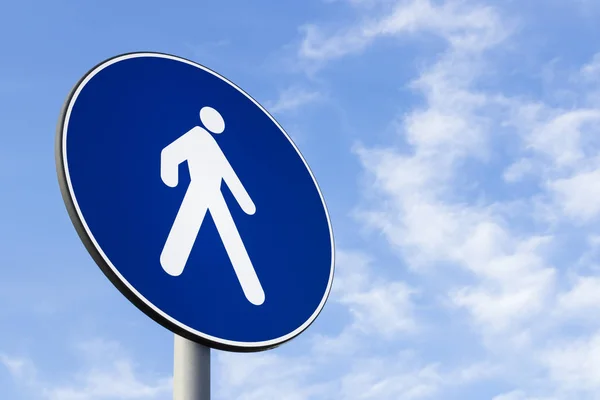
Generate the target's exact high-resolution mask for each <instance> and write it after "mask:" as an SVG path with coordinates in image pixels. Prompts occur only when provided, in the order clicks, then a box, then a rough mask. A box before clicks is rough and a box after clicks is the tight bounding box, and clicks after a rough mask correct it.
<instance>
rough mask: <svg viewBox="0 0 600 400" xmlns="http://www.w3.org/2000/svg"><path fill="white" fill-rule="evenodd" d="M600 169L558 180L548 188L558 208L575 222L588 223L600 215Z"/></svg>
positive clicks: (552, 182) (550, 183)
mask: <svg viewBox="0 0 600 400" xmlns="http://www.w3.org/2000/svg"><path fill="white" fill-rule="evenodd" d="M598 182H600V168H599V169H593V170H591V171H585V170H583V171H581V172H578V173H575V174H573V175H572V176H570V177H568V178H563V179H556V180H554V181H551V182H549V184H548V186H549V188H550V190H551V191H552V192H553V193H554V195H555V199H556V201H557V203H558V206H559V207H560V208H561V209H562V210H563V212H564V214H566V215H567V216H568V217H571V218H573V219H574V220H579V221H584V222H587V221H589V220H592V219H594V218H596V217H597V216H598V214H599V213H600V185H598Z"/></svg>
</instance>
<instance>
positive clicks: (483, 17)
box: [299, 0, 506, 61]
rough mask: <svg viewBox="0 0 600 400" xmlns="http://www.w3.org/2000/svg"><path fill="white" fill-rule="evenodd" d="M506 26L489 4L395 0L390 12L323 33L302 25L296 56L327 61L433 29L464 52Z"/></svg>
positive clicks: (497, 35) (489, 40)
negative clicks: (378, 42)
mask: <svg viewBox="0 0 600 400" xmlns="http://www.w3.org/2000/svg"><path fill="white" fill-rule="evenodd" d="M505 28H506V25H504V26H503V25H502V24H501V23H500V20H499V17H498V16H497V15H496V13H495V11H494V10H493V9H492V8H491V7H486V6H481V5H478V4H476V3H465V2H462V1H446V2H443V3H441V4H440V3H438V2H432V1H429V0H411V1H398V2H397V3H396V6H395V7H394V9H393V10H392V12H390V13H387V12H386V13H385V14H383V15H381V16H380V17H379V18H376V19H372V20H365V21H363V22H362V23H361V24H360V25H358V26H355V27H351V28H349V29H344V30H341V31H339V32H336V33H334V34H332V35H329V36H328V35H326V34H325V33H324V32H322V30H321V29H319V28H317V27H316V26H314V25H308V26H306V27H304V34H305V37H304V40H303V42H302V44H301V46H300V50H299V55H300V57H301V58H303V59H306V60H315V61H326V60H331V59H335V58H339V57H342V56H344V55H347V54H351V53H356V52H360V51H361V50H363V49H364V48H365V47H367V46H368V45H369V44H371V43H372V42H373V41H374V40H375V39H377V38H379V37H386V36H396V35H400V34H411V33H415V32H432V33H435V34H437V35H440V36H442V37H444V38H445V39H446V40H448V41H449V42H450V43H451V44H452V45H453V46H455V47H459V48H461V49H463V50H465V51H473V50H478V49H482V48H486V47H488V46H490V45H492V44H494V43H497V42H498V41H500V40H502V39H503V37H504V36H505V34H506V32H505Z"/></svg>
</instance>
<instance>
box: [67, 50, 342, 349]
mask: <svg viewBox="0 0 600 400" xmlns="http://www.w3.org/2000/svg"><path fill="white" fill-rule="evenodd" d="M140 57H155V58H164V59H170V60H173V61H179V62H183V63H185V64H188V65H191V66H193V67H196V68H198V69H201V70H202V71H204V72H208V73H210V74H211V75H213V76H215V77H217V78H219V79H221V80H222V81H224V82H226V83H227V84H229V85H231V86H232V87H234V88H235V89H236V90H238V91H239V92H240V93H241V94H243V95H244V96H246V98H248V99H249V100H250V101H252V102H253V103H254V104H255V105H256V106H257V107H258V108H259V109H260V110H261V111H262V112H264V113H265V114H266V115H267V116H268V117H269V119H270V120H271V121H272V122H273V123H274V124H275V125H276V126H277V127H278V128H279V130H280V131H281V132H282V133H283V134H284V135H285V137H286V138H287V139H288V141H289V142H290V144H291V145H292V146H293V148H294V150H296V153H297V154H298V156H299V157H300V159H301V160H302V162H303V163H304V165H305V167H306V169H307V171H308V173H309V174H310V176H311V178H312V180H313V183H314V185H315V187H316V189H317V192H318V193H319V197H320V198H321V202H322V204H323V208H324V211H325V216H326V218H327V225H328V228H329V237H330V242H331V266H330V272H329V281H328V282H327V288H326V290H325V292H324V294H323V298H322V299H321V302H320V303H319V306H318V307H317V308H316V310H315V311H314V312H313V314H312V315H311V316H310V317H309V318H308V320H306V321H305V322H304V323H303V324H302V325H301V326H299V327H298V328H296V329H295V330H294V331H292V332H290V333H288V334H286V335H284V336H281V337H278V338H276V339H271V340H266V341H261V342H239V341H234V340H228V339H223V338H219V337H216V336H212V335H208V334H206V333H203V332H200V331H198V330H195V329H193V328H191V327H189V326H187V325H185V324H183V323H181V322H180V321H178V320H176V319H175V318H173V317H171V316H170V315H168V314H167V313H165V312H164V311H162V310H161V309H160V308H158V307H156V306H155V305H154V304H153V303H152V302H150V301H149V300H148V299H146V298H145V297H144V296H143V295H142V294H141V293H140V292H138V291H137V290H136V289H135V287H133V285H131V284H130V283H129V282H128V281H127V280H126V279H125V278H124V277H123V276H122V275H121V273H120V272H119V270H118V269H117V268H115V266H114V265H113V264H112V262H111V261H110V259H109V258H108V257H107V256H106V254H105V253H104V251H103V250H102V248H101V247H100V245H99V244H98V242H97V241H96V238H95V237H94V235H93V234H92V232H91V230H90V228H89V227H88V225H87V223H86V221H85V218H84V216H83V214H82V212H81V209H80V208H79V204H78V203H77V198H76V196H75V193H74V191H73V186H72V184H71V177H70V174H69V163H68V160H67V135H68V126H69V120H70V117H71V112H72V109H73V105H74V104H75V102H76V101H77V98H78V96H79V94H80V93H81V91H82V90H83V88H84V87H85V85H86V84H87V83H88V82H89V81H90V80H91V79H92V78H94V76H96V75H97V74H98V73H99V72H100V71H102V70H103V69H105V68H107V67H109V66H111V65H113V64H115V63H118V62H120V61H124V60H128V59H131V58H140ZM61 141H62V143H61V152H62V155H61V156H62V163H63V172H64V174H65V180H66V184H67V188H68V191H69V195H70V199H71V202H72V205H73V207H74V209H75V211H76V213H77V217H78V219H79V222H80V223H81V225H82V226H83V228H84V230H85V233H86V234H87V237H88V238H89V240H90V241H91V242H92V244H93V245H94V247H95V249H96V251H97V252H98V253H99V254H100V256H101V257H102V259H103V261H104V262H105V263H106V265H108V267H109V268H110V269H111V271H112V273H113V274H114V275H115V276H116V277H117V278H118V279H119V280H120V281H121V282H122V283H123V284H124V285H125V286H126V287H127V289H128V290H129V291H130V292H131V293H132V294H134V295H135V296H136V297H137V298H138V299H139V300H141V301H142V302H143V303H144V304H145V305H146V306H147V307H149V308H150V309H151V310H152V311H154V312H155V313H156V314H157V315H158V316H160V317H161V318H163V319H164V320H166V321H168V322H169V323H171V324H173V325H175V326H176V327H178V328H180V329H182V330H184V331H186V332H188V333H190V334H192V335H195V336H197V337H199V338H201V339H204V340H206V341H209V342H213V343H217V344H221V345H224V346H232V347H234V348H243V349H248V350H249V349H253V348H256V349H266V348H270V347H274V346H277V345H279V344H282V343H284V342H286V341H289V340H290V339H293V338H294V337H295V336H298V335H299V334H300V333H302V332H303V331H304V330H305V329H306V328H308V326H310V325H311V324H312V323H313V322H314V320H315V319H316V318H317V316H318V315H319V314H320V312H321V310H322V309H323V307H324V306H325V303H326V301H327V299H328V297H329V294H330V292H331V287H332V284H333V275H334V269H335V245H334V238H333V229H332V226H331V220H330V217H329V211H328V210H327V205H326V203H325V199H324V198H323V194H322V193H321V189H320V187H319V185H318V183H317V180H316V178H315V176H314V174H313V172H312V171H311V169H310V167H309V165H308V163H307V162H306V160H305V159H304V157H303V156H302V153H301V152H300V150H299V149H298V147H297V146H296V144H295V143H294V142H293V141H292V139H291V138H290V137H289V135H288V134H287V133H286V132H285V130H284V129H283V127H281V125H279V123H278V122H277V121H276V120H275V119H274V118H273V117H272V116H271V114H269V113H268V112H267V110H266V109H265V108H264V107H263V106H261V105H260V104H259V103H258V102H257V101H256V100H254V99H253V98H252V97H251V96H250V95H249V94H247V93H246V92H245V91H244V90H242V89H241V88H240V87H238V86H237V85H236V84H235V83H233V82H231V81H230V80H228V79H227V78H225V77H223V76H221V75H219V74H218V73H216V72H214V71H212V70H210V69H208V68H206V67H204V66H202V65H200V64H197V63H195V62H193V61H190V60H187V59H185V58H181V57H177V56H174V55H170V54H163V53H152V52H139V53H130V54H124V55H121V56H117V57H114V58H112V59H109V60H106V61H105V62H103V63H101V64H99V65H97V66H96V67H95V68H94V69H92V70H91V71H90V72H89V73H88V74H87V75H86V76H85V78H84V79H83V80H82V81H81V82H80V83H79V84H78V85H77V87H76V89H75V90H74V91H73V92H72V95H71V98H70V100H69V103H68V106H67V108H66V111H65V112H64V117H63V123H62V138H61Z"/></svg>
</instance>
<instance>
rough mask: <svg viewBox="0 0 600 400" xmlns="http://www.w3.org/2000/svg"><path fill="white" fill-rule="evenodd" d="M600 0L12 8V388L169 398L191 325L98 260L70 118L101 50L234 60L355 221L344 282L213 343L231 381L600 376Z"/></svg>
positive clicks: (368, 386)
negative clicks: (85, 215) (83, 214)
mask: <svg viewBox="0 0 600 400" xmlns="http://www.w3.org/2000/svg"><path fill="white" fill-rule="evenodd" d="M599 19H600V3H598V2H594V1H593V0H527V1H522V0H521V1H514V0H507V1H497V2H492V1H487V2H486V1H481V0H306V1H297V2H289V1H287V2H286V1H280V2H277V1H267V0H256V1H252V2H245V1H233V0H223V1H219V2H216V1H215V2H201V1H176V0H173V1H171V2H170V3H168V4H167V3H164V2H158V1H154V0H149V1H144V2H142V1H137V0H131V1H121V2H117V1H93V0H88V1H74V0H68V1H67V0H56V1H51V2H50V1H35V2H34V1H30V0H20V1H11V2H8V1H6V2H2V4H1V5H0V49H1V51H2V57H1V59H0V132H1V135H2V139H3V140H2V144H1V146H0V171H1V172H0V182H1V183H2V190H1V192H0V243H1V246H2V251H0V266H1V267H0V268H1V270H0V271H2V277H1V278H0V388H1V391H2V393H3V395H2V396H3V398H6V399H11V400H13V399H14V400H25V399H44V400H109V399H136V400H138V399H139V400H166V399H169V398H171V397H172V394H171V393H172V392H171V391H172V389H171V382H172V367H173V335H172V334H171V333H170V332H169V331H167V330H166V329H164V328H162V327H161V326H159V325H157V324H156V323H154V322H152V321H151V320H150V319H149V318H148V317H146V316H145V315H144V314H143V313H142V312H140V311H139V310H137V309H136V308H135V307H134V306H133V305H131V304H130V303H129V302H128V301H127V300H126V299H125V298H124V297H123V296H122V295H121V294H120V293H119V292H118V291H117V289H115V288H114V287H113V286H112V285H111V284H110V282H109V281H108V280H107V279H106V278H105V277H104V276H103V274H102V273H101V271H100V270H99V268H98V267H97V266H96V265H95V264H94V263H93V261H92V259H91V257H90V256H89V255H88V253H87V252H86V250H85V249H84V247H83V245H82V244H81V242H80V240H79V238H78V236H77V234H76V233H75V230H74V229H73V227H72V224H71V222H70V220H69V217H68V215H67V212H66V210H65V207H64V204H63V201H62V198H61V196H60V191H59V187H58V181H57V178H56V172H55V166H54V139H55V137H54V136H55V128H56V124H57V122H58V117H59V112H60V108H61V106H62V104H63V102H64V101H65V100H66V96H67V94H68V93H69V91H70V89H71V87H72V86H73V85H75V83H76V82H77V80H78V79H79V78H80V77H81V76H82V75H83V74H84V73H86V72H87V71H88V70H89V69H90V68H92V67H93V66H94V65H96V64H97V63H98V62H101V61H103V60H104V59H106V58H109V57H111V56H114V55H117V54H120V53H124V52H129V51H144V50H150V51H159V52H166V53H171V54H175V55H178V56H181V57H185V58H189V59H191V60H193V61H196V62H199V63H201V64H203V65H206V66H207V67H209V68H212V69H214V70H216V71H218V72H219V73H220V74H222V75H224V76H226V77H227V78H228V79H230V80H232V81H233V82H235V83H236V84H238V85H239V86H240V87H242V88H243V89H244V90H246V91H247V92H248V93H250V94H251V95H252V96H253V97H254V98H256V99H257V100H258V101H259V102H260V103H261V104H263V105H264V106H265V107H266V108H267V109H268V110H269V111H270V112H271V113H272V114H273V115H274V116H275V117H276V118H277V120H278V121H279V122H280V123H281V124H282V125H283V127H284V128H285V129H286V131H287V132H288V133H289V134H290V136H291V137H292V138H293V139H294V141H295V143H296V144H297V146H298V147H299V149H300V150H301V151H302V154H303V155H304V157H305V158H306V160H307V162H308V163H309V164H310V166H311V169H312V171H313V172H314V174H315V176H316V178H317V180H318V182H319V185H320V187H321V190H322V192H323V195H324V197H325V200H326V202H327V205H328V209H329V211H330V214H331V219H332V224H333V228H334V232H335V239H336V250H337V253H336V254H337V257H336V258H337V259H336V275H335V279H334V284H333V290H332V293H331V296H330V298H329V301H328V303H327V305H326V306H325V308H324V310H323V312H322V313H321V315H320V316H319V318H317V320H316V322H315V323H314V324H313V325H312V326H311V327H310V328H309V329H308V330H306V331H305V332H304V333H303V334H302V335H300V336H299V337H297V338H296V339H294V340H292V341H291V342H288V343H286V344H284V345H282V346H281V347H279V348H277V349H274V350H270V351H266V352H260V353H254V354H236V353H228V352H220V351H213V357H212V363H213V364H212V365H213V367H212V390H213V398H214V399H223V400H224V399H239V400H258V399H261V400H270V399H277V400H279V399H286V400H309V399H310V400H312V399H315V400H316V399H336V400H358V399H382V400H387V399H391V400H397V399H403V400H417V399H432V400H433V399H440V400H441V399H443V400H453V399H461V400H465V399H472V400H487V399H489V400H571V399H581V400H587V399H600V319H599V318H598V317H597V315H598V313H599V311H600V275H599V271H600V262H599V261H598V257H599V256H600V229H599V228H598V220H599V218H600V188H598V187H596V185H595V184H596V182H597V181H599V180H600V156H599V150H600V135H599V134H600V44H598V38H600V24H598V23H597V21H598V20H599Z"/></svg>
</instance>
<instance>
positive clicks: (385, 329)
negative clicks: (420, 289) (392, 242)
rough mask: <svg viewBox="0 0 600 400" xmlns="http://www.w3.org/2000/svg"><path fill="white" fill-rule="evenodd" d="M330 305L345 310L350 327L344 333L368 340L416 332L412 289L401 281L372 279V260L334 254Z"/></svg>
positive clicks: (357, 254)
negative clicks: (350, 319) (333, 274)
mask: <svg viewBox="0 0 600 400" xmlns="http://www.w3.org/2000/svg"><path fill="white" fill-rule="evenodd" d="M337 260H338V262H337V264H338V266H337V267H336V271H337V275H336V283H335V289H334V293H333V296H332V301H337V302H339V303H340V304H342V305H344V306H346V307H347V309H348V311H349V312H350V313H351V314H352V317H353V323H352V324H351V325H349V326H348V329H351V330H354V331H357V332H361V333H363V334H366V335H370V336H371V337H373V336H377V337H382V338H387V339H393V338H395V337H397V335H399V334H402V333H411V332H414V331H415V330H416V329H417V323H416V321H415V317H414V304H413V296H414V295H415V294H416V293H417V290H416V289H413V288H411V287H409V286H408V285H407V284H406V283H404V282H401V281H393V280H392V281H388V280H385V279H382V278H375V277H373V276H372V272H371V271H373V270H374V268H373V266H372V260H370V259H368V258H367V257H366V256H365V255H364V254H361V253H357V252H352V253H351V252H343V251H341V252H340V251H338V255H337Z"/></svg>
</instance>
